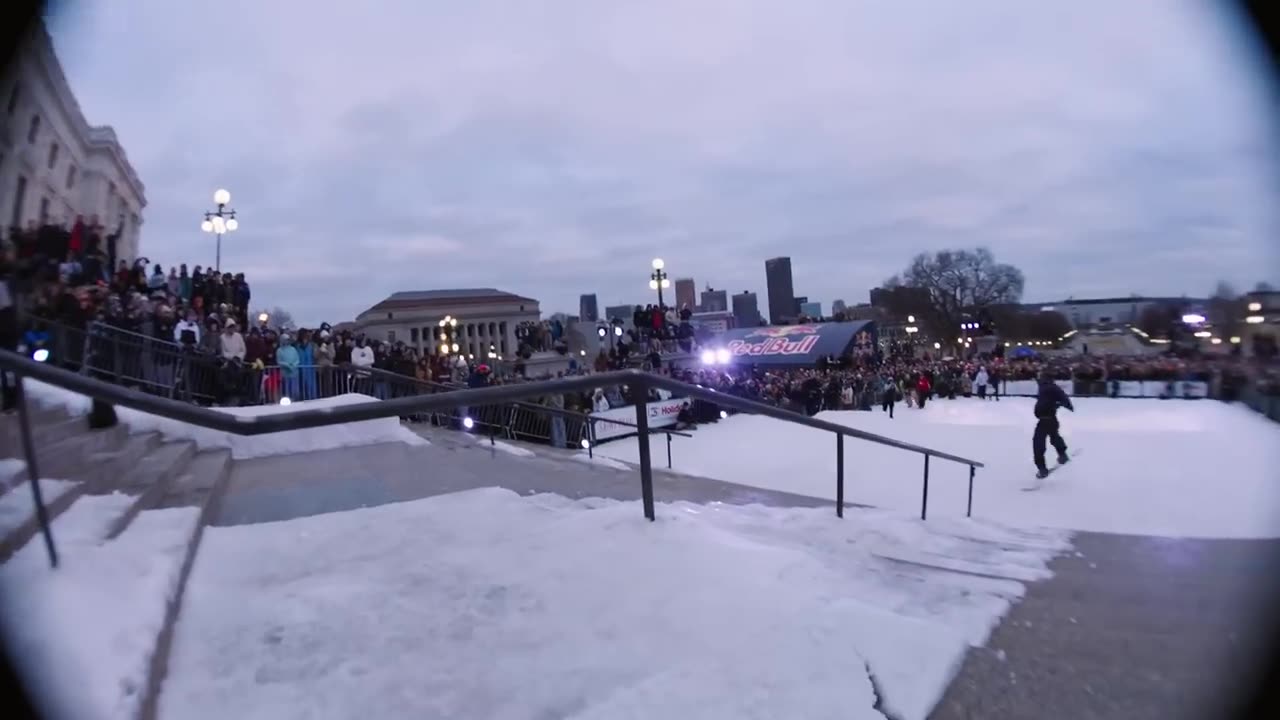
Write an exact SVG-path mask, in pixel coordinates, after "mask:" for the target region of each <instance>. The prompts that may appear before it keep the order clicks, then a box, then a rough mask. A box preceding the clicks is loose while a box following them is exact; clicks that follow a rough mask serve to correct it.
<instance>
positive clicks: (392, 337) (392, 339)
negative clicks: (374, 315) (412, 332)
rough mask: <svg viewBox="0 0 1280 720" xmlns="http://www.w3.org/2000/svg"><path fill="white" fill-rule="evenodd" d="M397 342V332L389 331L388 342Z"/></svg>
mask: <svg viewBox="0 0 1280 720" xmlns="http://www.w3.org/2000/svg"><path fill="white" fill-rule="evenodd" d="M395 341H396V331H395V330H388V331H387V342H389V343H393V342H395Z"/></svg>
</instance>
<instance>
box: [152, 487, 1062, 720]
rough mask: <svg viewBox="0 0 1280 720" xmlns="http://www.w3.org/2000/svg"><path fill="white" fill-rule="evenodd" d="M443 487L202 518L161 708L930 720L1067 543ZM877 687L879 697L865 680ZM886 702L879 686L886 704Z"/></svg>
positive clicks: (975, 530) (787, 514) (1037, 536)
mask: <svg viewBox="0 0 1280 720" xmlns="http://www.w3.org/2000/svg"><path fill="white" fill-rule="evenodd" d="M658 517H659V519H658V522H656V523H650V522H648V521H646V520H645V519H644V518H643V516H642V513H641V509H640V506H639V503H636V502H618V501H610V500H598V499H597V500H578V501H572V500H567V499H564V498H561V497H557V496H549V495H537V496H532V497H521V496H519V495H517V494H516V493H513V492H510V491H507V490H499V489H484V490H473V491H468V492H463V493H455V494H452V495H445V496H438V497H434V498H429V499H424V500H418V501H413V502H406V503H397V504H392V505H384V506H380V507H376V508H368V509H361V510H353V511H349V512H344V513H334V514H328V515H320V516H314V517H308V518H302V519H297V520H290V521H286V522H277V523H264V524H259V525H242V526H233V527H212V528H209V529H207V531H206V534H205V536H204V540H203V542H202V545H201V550H200V553H199V555H198V556H197V559H196V564H195V567H194V569H193V572H192V576H191V579H190V581H189V585H188V588H187V592H186V594H185V598H186V599H185V601H184V607H183V610H182V614H181V616H180V619H179V622H178V625H177V630H176V635H175V640H174V646H173V650H172V654H171V657H170V665H169V667H170V673H169V676H168V679H167V680H166V682H165V686H164V689H163V692H162V694H161V699H160V702H161V707H160V717H161V718H183V720H200V719H201V718H208V719H210V720H222V719H223V718H227V717H234V718H240V719H242V720H249V719H253V718H263V719H270V720H281V719H284V718H295V717H388V718H389V717H413V718H459V717H473V718H512V719H515V718H530V719H533V718H549V717H555V718H574V719H576V720H586V719H588V718H591V719H595V718H610V719H614V718H654V717H671V718H681V719H682V720H697V719H698V718H717V719H719V718H736V717H774V718H782V717H786V718H836V717H839V718H868V719H870V718H876V719H877V720H882V718H883V716H882V715H881V714H880V713H879V712H878V711H877V710H875V709H873V708H874V707H875V706H876V704H877V702H879V703H880V707H881V708H883V709H884V710H885V711H886V712H890V713H893V714H894V716H895V717H898V718H902V719H903V720H921V719H923V718H924V717H925V716H926V715H927V714H928V712H929V710H930V709H931V708H932V707H933V705H934V704H935V703H936V701H937V700H938V698H939V697H940V696H941V693H942V692H943V690H944V689H945V687H946V685H947V682H948V681H949V679H950V678H951V677H952V676H953V674H954V673H955V671H956V670H957V669H958V667H959V664H960V662H961V661H962V658H963V656H964V654H965V651H966V649H967V648H968V647H969V646H970V645H972V644H979V643H982V642H983V641H984V640H985V638H986V637H987V636H988V634H989V632H990V630H991V628H992V627H993V626H994V625H995V623H996V622H997V621H998V619H999V617H1000V615H1001V614H1002V613H1003V612H1005V611H1006V610H1007V609H1008V607H1009V603H1010V601H1011V600H1013V599H1016V598H1018V597H1020V596H1021V595H1022V593H1023V592H1024V589H1025V588H1024V586H1023V585H1022V583H1020V582H1017V581H1016V580H1011V579H998V577H980V576H977V575H973V574H965V573H963V572H947V571H944V570H939V569H935V568H929V567H923V566H921V565H915V564H905V563H901V562H895V561H892V560H888V559H886V558H888V557H892V556H894V555H897V554H910V553H915V554H916V555H917V557H916V558H915V561H917V562H919V561H921V560H923V561H924V562H925V564H926V565H927V564H930V562H929V558H928V557H925V556H923V555H920V554H921V553H927V554H936V555H938V556H945V557H946V558H949V563H950V564H951V565H953V566H954V568H955V569H960V570H963V571H967V572H969V573H983V574H985V575H995V576H1001V577H1004V578H1015V577H1017V578H1028V577H1043V576H1045V575H1046V574H1047V570H1046V564H1047V562H1048V560H1049V559H1050V558H1051V557H1052V556H1053V555H1055V554H1057V553H1058V552H1061V551H1064V550H1066V549H1067V548H1068V546H1069V545H1068V539H1067V536H1066V534H1065V533H1062V532H1056V531H1036V532H1031V531H1017V530H1010V529H1005V528H1002V527H1000V526H998V525H995V524H992V523H985V522H975V521H966V520H938V521H930V522H927V523H922V522H919V521H917V520H913V519H910V518H906V517H903V516H902V514H901V513H887V512H877V511H850V514H849V515H848V516H847V517H846V518H845V519H844V520H843V521H841V520H839V519H837V518H836V517H835V516H834V514H833V513H832V512H831V511H830V509H823V510H816V509H778V508H765V507H762V506H746V507H742V506H724V505H711V506H699V505H692V504H684V503H679V504H672V505H663V506H662V507H660V509H659V513H658ZM873 682H874V688H875V689H874V690H873ZM877 692H878V693H879V699H877V694H876V693H877Z"/></svg>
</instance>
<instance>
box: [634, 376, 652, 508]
mask: <svg viewBox="0 0 1280 720" xmlns="http://www.w3.org/2000/svg"><path fill="white" fill-rule="evenodd" d="M637 385H638V387H637V388H636V389H637V390H638V392H637V393H636V394H637V396H638V397H639V398H641V399H642V400H643V399H645V398H648V397H649V383H647V382H645V381H644V380H640V382H638V383H637ZM648 405H649V404H648V403H646V402H639V403H636V441H637V442H639V443H640V497H641V499H642V500H643V501H644V516H645V517H647V518H649V519H650V520H654V519H655V517H654V515H655V513H654V509H653V464H652V460H651V458H650V457H649V407H648Z"/></svg>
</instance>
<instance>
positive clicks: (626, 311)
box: [600, 305, 636, 326]
mask: <svg viewBox="0 0 1280 720" xmlns="http://www.w3.org/2000/svg"><path fill="white" fill-rule="evenodd" d="M635 310H636V308H635V306H634V305H610V306H609V307H607V308H605V309H604V317H602V318H600V319H601V320H605V321H613V320H621V321H622V323H623V324H624V325H627V326H630V325H631V319H632V316H633V315H634V314H635Z"/></svg>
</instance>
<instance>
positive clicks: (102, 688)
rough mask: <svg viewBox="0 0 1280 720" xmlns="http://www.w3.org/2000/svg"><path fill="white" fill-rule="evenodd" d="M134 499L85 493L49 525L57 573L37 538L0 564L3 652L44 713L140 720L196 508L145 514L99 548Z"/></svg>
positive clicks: (79, 718) (87, 718)
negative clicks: (5, 650) (153, 658)
mask: <svg viewBox="0 0 1280 720" xmlns="http://www.w3.org/2000/svg"><path fill="white" fill-rule="evenodd" d="M45 482H47V481H45ZM131 500H132V498H128V497H126V496H123V495H107V496H100V497H83V498H80V499H78V500H77V501H76V503H75V504H74V505H72V506H71V509H69V510H68V511H67V512H66V513H64V514H63V515H62V516H61V517H59V518H58V519H57V520H55V521H54V538H55V540H56V541H57V544H58V550H59V553H60V556H59V559H60V564H59V566H58V568H57V569H56V570H52V569H50V568H49V564H48V558H47V556H46V555H45V548H44V544H43V541H42V540H41V539H40V538H39V537H36V538H34V539H33V540H32V541H31V542H29V543H27V545H26V546H25V547H23V548H22V549H21V550H19V551H18V553H17V554H16V555H15V556H14V557H13V558H12V559H11V560H10V561H9V562H8V563H6V564H5V565H4V566H0V589H2V590H3V600H2V601H0V607H2V609H3V611H2V612H0V624H2V626H3V630H4V633H5V640H6V643H7V648H8V650H9V651H10V652H11V653H13V657H15V658H16V659H17V660H18V662H17V667H18V669H19V671H20V672H21V673H22V674H23V676H24V680H25V682H26V684H27V686H28V688H30V689H32V690H33V691H34V693H35V695H36V698H37V702H38V703H39V704H40V705H41V706H42V708H43V709H44V713H43V714H44V715H45V716H47V717H57V718H77V720H115V719H117V718H118V719H120V720H125V719H129V720H132V719H133V718H135V717H136V716H137V712H138V709H139V703H140V702H141V699H142V695H143V690H144V688H145V682H146V677H147V672H148V669H149V663H150V661H151V654H152V652H153V650H154V649H155V642H156V637H157V635H158V634H159V632H160V628H161V626H162V625H163V623H164V614H165V609H166V605H167V603H168V601H169V598H170V597H171V596H172V595H173V592H174V591H175V590H176V588H177V580H178V575H179V571H180V569H181V565H182V560H183V556H184V553H185V552H186V547H187V543H188V541H189V540H190V538H191V534H192V533H193V532H194V530H195V524H196V522H197V520H198V517H199V510H197V509H196V508H179V509H173V510H152V511H147V512H144V513H142V514H141V515H139V516H138V517H137V518H136V519H135V520H134V522H133V523H132V525H131V526H130V527H129V529H128V530H126V531H125V533H124V534H123V535H121V536H120V537H119V538H117V539H115V540H113V541H111V542H108V543H102V539H103V538H104V537H105V535H106V532H107V529H108V527H109V526H110V524H111V521H112V520H114V519H115V518H116V517H118V516H119V514H120V513H121V512H123V511H124V509H125V508H126V507H127V506H128V503H129V502H130V501H131Z"/></svg>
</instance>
